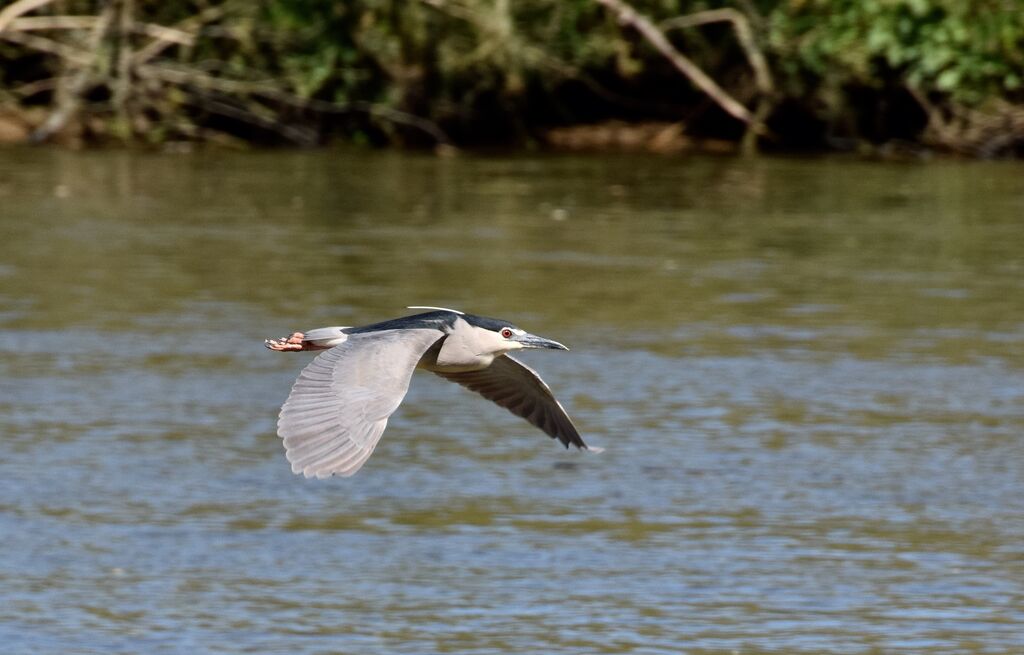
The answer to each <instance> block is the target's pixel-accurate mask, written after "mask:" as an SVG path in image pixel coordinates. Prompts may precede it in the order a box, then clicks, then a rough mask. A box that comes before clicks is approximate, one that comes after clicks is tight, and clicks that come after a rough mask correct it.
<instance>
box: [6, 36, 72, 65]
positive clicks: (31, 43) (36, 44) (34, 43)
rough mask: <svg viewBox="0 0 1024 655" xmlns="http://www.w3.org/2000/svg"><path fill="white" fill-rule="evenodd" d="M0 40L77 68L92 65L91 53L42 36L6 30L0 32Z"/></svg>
mask: <svg viewBox="0 0 1024 655" xmlns="http://www.w3.org/2000/svg"><path fill="white" fill-rule="evenodd" d="M0 39H3V40H4V41H9V42H11V43H17V44H18V45H21V46H25V47H26V48H31V49H32V50H37V51H39V52H45V53H46V54H49V55H55V56H57V57H59V58H61V59H64V60H66V61H67V62H68V63H72V64H77V65H79V66H88V65H89V64H91V63H92V54H91V53H89V52H86V51H85V50H80V49H78V48H75V47H73V46H69V45H66V44H64V43H61V42H60V41H54V40H53V39H48V38H46V37H44V36H36V35H34V34H25V33H24V32H13V31H11V30H8V31H6V32H0Z"/></svg>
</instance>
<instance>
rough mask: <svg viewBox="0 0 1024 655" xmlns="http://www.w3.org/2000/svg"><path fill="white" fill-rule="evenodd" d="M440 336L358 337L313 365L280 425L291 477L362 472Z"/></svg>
mask: <svg viewBox="0 0 1024 655" xmlns="http://www.w3.org/2000/svg"><path fill="white" fill-rule="evenodd" d="M442 336H444V335H443V334H441V333H440V332H439V331H437V330H432V329H428V330H381V331H379V332H367V333H363V334H353V335H350V336H349V337H348V339H347V340H346V341H345V342H344V343H342V344H340V345H338V346H335V347H334V348H332V349H331V350H328V351H325V352H324V353H323V354H321V355H319V356H318V357H317V358H316V359H314V360H313V361H312V362H310V363H309V365H308V366H306V368H304V369H303V370H302V373H300V374H299V378H298V379H297V380H296V381H295V385H294V386H292V392H291V394H290V395H289V396H288V400H286V401H285V403H284V406H282V407H281V414H280V415H279V417H278V420H277V434H278V435H279V436H280V437H281V438H282V439H283V440H284V447H285V455H286V457H287V458H288V461H289V462H291V463H292V472H294V473H302V474H303V475H305V476H306V477H307V478H309V477H313V476H316V477H318V478H326V477H329V476H331V475H343V476H349V475H352V474H353V473H355V472H356V471H358V470H359V468H360V467H361V466H362V465H363V464H364V463H365V462H366V460H367V458H368V457H369V456H370V454H372V453H373V449H374V448H375V447H376V446H377V441H378V440H379V439H380V435H381V434H382V433H383V432H384V428H385V427H386V426H387V424H388V417H389V416H391V414H392V413H393V412H394V411H395V410H396V409H398V406H399V405H400V404H401V402H402V399H403V398H405V393H406V391H408V389H409V381H410V379H411V378H412V373H413V371H414V370H415V369H416V364H417V362H419V360H420V357H422V356H423V353H424V352H426V350H427V349H428V348H430V346H431V345H432V344H433V343H434V342H435V341H437V340H438V339H440V338H441V337H442Z"/></svg>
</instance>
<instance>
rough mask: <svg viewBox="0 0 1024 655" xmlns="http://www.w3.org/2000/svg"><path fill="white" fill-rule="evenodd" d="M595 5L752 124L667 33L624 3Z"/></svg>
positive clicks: (604, 1) (743, 110)
mask: <svg viewBox="0 0 1024 655" xmlns="http://www.w3.org/2000/svg"><path fill="white" fill-rule="evenodd" d="M596 2H597V3H598V4H601V5H604V6H605V7H606V8H607V9H608V10H609V11H612V12H614V13H615V14H617V15H618V20H619V22H620V23H622V24H623V25H629V26H631V27H633V28H634V29H636V31H638V32H640V34H641V35H642V36H643V37H644V38H645V39H647V41H648V42H649V43H650V44H651V45H652V46H654V48H655V49H656V50H657V51H658V52H660V53H661V54H662V55H664V57H665V58H666V59H668V60H669V61H670V62H671V63H672V65H673V66H675V68H676V70H678V71H679V72H680V73H682V74H683V75H685V76H686V77H687V78H689V80H690V81H691V82H693V83H694V85H695V86H696V87H697V88H698V89H700V90H701V91H703V92H704V93H706V94H707V95H708V96H709V97H710V98H711V99H712V100H714V101H715V103H716V104H717V105H718V106H719V107H721V108H722V109H723V110H724V111H725V112H726V113H728V114H729V115H730V116H733V117H734V118H736V119H738V120H740V121H743V122H744V123H750V122H752V120H753V116H751V114H750V111H749V110H748V109H747V108H746V107H744V106H743V105H742V104H740V102H739V101H737V100H736V99H735V98H733V97H732V96H731V95H729V93H727V92H726V91H725V90H724V89H723V88H722V87H720V86H718V84H717V83H716V82H715V81H714V80H712V79H711V78H710V77H708V76H707V74H706V73H705V72H704V71H703V70H701V69H700V67H699V66H697V65H696V64H694V63H693V62H692V61H690V59H689V58H687V57H686V56H685V55H684V54H683V53H681V52H679V51H678V50H676V48H675V46H673V45H672V44H671V43H670V42H669V40H668V38H666V37H665V34H664V32H662V31H661V30H659V29H658V28H657V27H655V25H654V23H652V22H651V21H650V19H648V18H647V17H646V16H644V15H643V14H640V13H638V12H637V11H636V9H634V8H633V7H631V6H630V5H628V4H626V3H625V2H622V1H621V0H596Z"/></svg>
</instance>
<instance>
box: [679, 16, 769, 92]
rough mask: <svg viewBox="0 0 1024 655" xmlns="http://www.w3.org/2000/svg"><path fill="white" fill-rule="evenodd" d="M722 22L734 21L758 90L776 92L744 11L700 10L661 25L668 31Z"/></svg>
mask: <svg viewBox="0 0 1024 655" xmlns="http://www.w3.org/2000/svg"><path fill="white" fill-rule="evenodd" d="M721 22H729V23H732V27H733V30H734V31H735V32H736V40H737V41H738V42H739V44H740V47H741V48H742V49H743V54H745V55H746V57H747V62H749V63H750V68H751V69H752V70H753V71H754V81H755V83H756V84H757V90H758V91H759V92H760V93H761V94H762V95H771V94H773V93H775V82H774V81H773V80H772V74H771V71H770V70H769V68H768V61H767V60H766V59H765V56H764V53H763V52H761V48H759V47H758V46H757V41H756V40H755V39H754V30H753V29H751V27H750V21H749V20H748V19H747V17H746V16H744V15H743V14H742V13H740V12H738V11H736V10H735V9H732V8H731V7H726V8H724V9H711V10H708V11H698V12H696V13H694V14H689V15H687V16H679V17H678V18H670V19H669V20H665V21H662V22H661V23H660V25H659V26H660V27H661V29H662V30H664V31H666V32H667V31H668V30H671V29H677V28H683V27H696V26H698V25H707V24H708V23H721Z"/></svg>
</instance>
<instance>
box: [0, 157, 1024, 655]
mask: <svg viewBox="0 0 1024 655" xmlns="http://www.w3.org/2000/svg"><path fill="white" fill-rule="evenodd" d="M1022 180H1024V165H1022V164H1020V163H1001V162H991V163H978V162H956V161H952V162H941V161H940V162H931V163H925V164H921V163H915V164H908V163H883V162H865V161H858V160H852V159H841V158H832V159H801V158H790V159H787V158H758V159H750V160H744V159H733V158H713V157H711V158H703V157H684V158H663V157H655V156H624V155H623V156H613V155H608V156H590V157H576V156H543V155H530V156H525V155H524V156H516V157H505V156H474V155H461V156H457V157H450V158H435V157H430V156H425V155H408V154H396V153H380V152H371V151H340V152H338V151H320V152H311V153H295V152H272V151H271V152H242V153H233V152H222V151H207V152H202V151H200V152H197V153H178V154H151V153H132V152H119V151H90V152H65V151H59V150H50V149H13V150H0V236H2V239H0V353H2V357H0V443H2V446H3V451H4V454H3V456H2V457H0V542H2V544H3V548H2V554H0V643H2V644H3V647H2V650H3V652H4V653H7V654H17V655H20V654H29V653H32V654H36V653H104V654H109V653H142V654H173V653H189V654H192V653H289V654H298V653H310V654H313V653H352V654H366V653H387V654H408V655H422V654H425V653H464V654H478V655H484V654H487V655H492V654H493V655H497V654H506V653H565V654H573V655H576V654H589V653H615V654H618V653H636V654H644V655H660V654H665V655H668V654H677V653H692V654H701V655H704V654H711V653H742V654H744V655H747V654H759V653H785V654H787V655H791V654H808V655H809V654H817V653H928V654H930V655H936V654H950V655H952V654H954V653H955V654H963V653H967V654H975V653H977V654H986V655H990V654H1004V653H1005V654H1008V655H1009V654H1011V653H1014V654H1016V653H1021V652H1024V184H1022ZM407 305H440V306H445V307H455V308H458V309H462V310H465V311H470V312H473V313H478V314H483V315H486V316H497V317H501V318H505V319H508V320H510V321H512V322H514V323H515V324H517V325H518V326H520V327H522V328H524V329H526V330H528V331H530V332H534V333H537V334H540V335H543V336H546V337H549V338H552V339H556V340H558V341H561V342H563V343H565V344H567V345H568V346H569V347H570V348H571V349H572V350H571V351H570V352H554V351H545V352H535V353H530V354H529V355H528V356H525V357H524V359H525V360H526V361H527V362H528V363H529V364H530V365H531V366H532V367H534V368H536V369H537V370H539V371H540V373H541V374H542V375H543V376H544V377H545V379H546V380H547V381H548V383H549V384H550V385H551V387H552V388H553V390H554V392H555V393H556V395H557V396H558V397H559V398H560V399H561V400H562V402H563V404H565V405H566V407H567V409H568V411H569V412H570V414H571V415H572V416H573V417H574V419H575V420H576V423H577V425H578V426H579V428H580V430H581V432H582V433H583V435H584V438H585V439H586V440H587V441H588V443H593V444H596V445H599V446H603V447H604V448H606V451H605V452H604V453H602V454H600V455H594V454H590V453H581V452H575V451H566V450H563V449H562V448H561V447H560V446H558V444H557V443H555V442H554V441H552V440H551V439H548V438H547V437H545V436H544V435H543V434H541V433H540V432H538V431H536V430H534V429H533V428H531V427H530V426H529V425H527V424H526V423H525V422H523V421H521V420H519V419H517V418H516V417H513V416H511V415H510V414H508V413H507V412H505V411H504V410H502V409H500V408H498V407H495V406H493V405H491V404H490V403H488V402H487V401H484V400H482V399H481V398H478V397H475V396H474V395H473V394H471V393H468V392H466V391H465V390H463V389H460V388H458V387H457V386H456V385H452V384H449V383H447V382H444V381H443V380H440V379H438V378H436V377H434V376H430V375H429V374H422V373H418V374H416V375H415V376H414V380H413V384H412V387H411V390H410V393H409V395H408V397H407V398H406V400H405V402H404V404H403V405H402V407H401V408H400V409H399V410H398V412H397V413H396V414H395V415H394V416H393V417H392V420H391V422H390V425H389V427H388V430H387V432H386V433H385V435H384V438H383V439H382V441H381V443H380V445H379V447H378V448H377V451H376V453H375V454H374V456H373V457H372V458H371V459H370V460H369V461H368V463H367V464H366V466H365V467H364V468H363V470H362V471H360V472H359V474H358V475H356V476H355V477H352V478H348V479H331V480H327V481H311V480H305V479H303V478H302V477H297V476H293V475H292V474H291V472H290V470H289V467H288V464H287V462H286V461H285V459H284V456H283V450H282V448H281V444H280V443H279V439H278V438H277V437H276V436H275V433H274V430H275V428H274V423H275V418H276V414H277V411H278V408H279V406H280V404H281V402H282V401H283V400H284V399H285V397H286V396H287V394H288V390H289V387H290V385H291V383H292V381H293V380H294V378H295V376H296V375H297V374H298V371H299V370H300V369H301V368H302V366H303V365H304V363H305V362H306V361H308V360H309V355H307V354H303V353H300V354H278V353H272V352H270V351H267V350H265V349H264V348H263V345H262V341H263V339H264V338H266V337H273V336H280V335H283V334H287V333H290V332H291V331H293V330H304V329H308V328H312V327H319V326H325V325H362V324H366V323H371V322H375V321H379V320H383V319H386V318H390V317H394V316H399V315H402V314H403V312H405V311H406V310H405V309H404V308H405V307H406V306H407Z"/></svg>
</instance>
